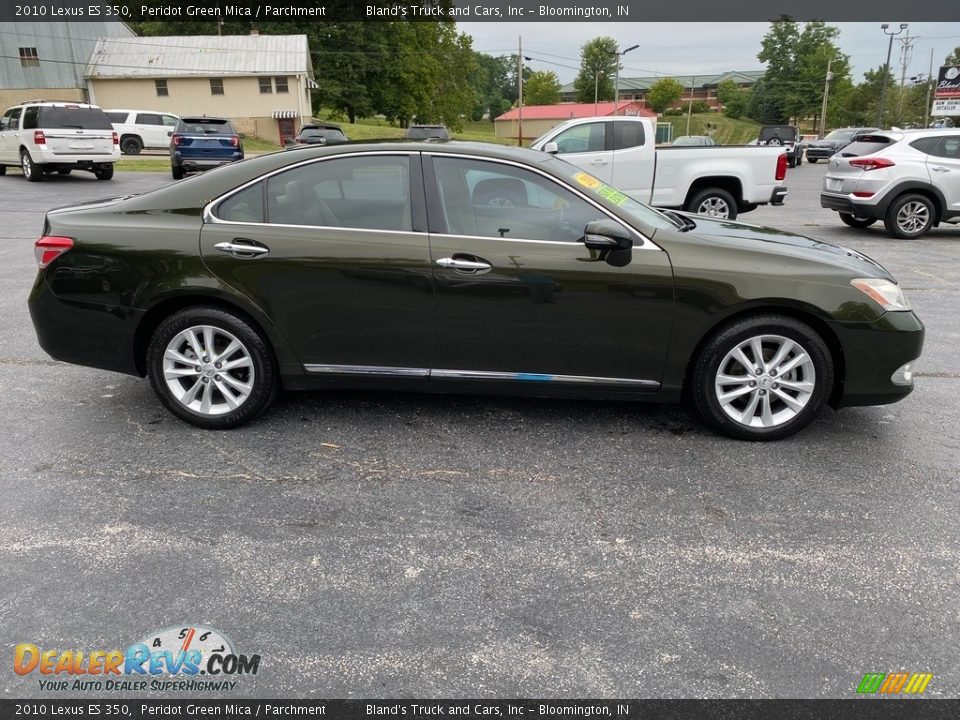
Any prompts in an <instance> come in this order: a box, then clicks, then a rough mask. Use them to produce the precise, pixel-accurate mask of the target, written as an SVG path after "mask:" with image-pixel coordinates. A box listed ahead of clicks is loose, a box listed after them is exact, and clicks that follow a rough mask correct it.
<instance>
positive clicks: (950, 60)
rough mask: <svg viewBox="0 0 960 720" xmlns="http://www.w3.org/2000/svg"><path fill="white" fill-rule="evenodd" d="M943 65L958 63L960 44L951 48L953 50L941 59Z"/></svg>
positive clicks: (959, 61) (959, 59)
mask: <svg viewBox="0 0 960 720" xmlns="http://www.w3.org/2000/svg"><path fill="white" fill-rule="evenodd" d="M943 64H944V65H960V45H958V46H957V47H955V48H954V49H953V52H952V53H950V54H949V55H947V56H946V57H945V58H944V59H943Z"/></svg>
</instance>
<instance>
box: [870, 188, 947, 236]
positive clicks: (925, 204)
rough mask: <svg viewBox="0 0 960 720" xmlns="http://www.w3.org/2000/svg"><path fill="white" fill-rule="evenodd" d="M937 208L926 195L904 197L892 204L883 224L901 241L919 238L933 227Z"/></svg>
mask: <svg viewBox="0 0 960 720" xmlns="http://www.w3.org/2000/svg"><path fill="white" fill-rule="evenodd" d="M935 215H936V208H935V207H934V205H933V202H932V201H931V200H930V199H929V198H928V197H926V196H925V195H915V194H914V195H904V196H903V197H899V198H897V199H896V200H894V201H893V203H891V205H890V207H889V208H888V209H887V216H886V217H885V218H884V219H883V224H884V225H885V226H886V228H887V232H888V233H890V234H891V235H893V237H895V238H900V239H901V240H912V239H913V238H918V237H920V236H921V235H923V234H924V233H925V232H927V231H928V230H929V229H930V228H932V227H933V221H934V217H935Z"/></svg>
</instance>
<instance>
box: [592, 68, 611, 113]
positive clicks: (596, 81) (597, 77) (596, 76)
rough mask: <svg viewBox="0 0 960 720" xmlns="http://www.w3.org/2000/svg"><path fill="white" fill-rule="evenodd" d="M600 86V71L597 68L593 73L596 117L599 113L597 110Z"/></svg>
mask: <svg viewBox="0 0 960 720" xmlns="http://www.w3.org/2000/svg"><path fill="white" fill-rule="evenodd" d="M608 79H609V78H608ZM599 88H600V71H599V70H597V71H596V72H595V73H594V74H593V116H594V117H596V116H597V115H598V114H599V113H598V111H597V100H598V98H599Z"/></svg>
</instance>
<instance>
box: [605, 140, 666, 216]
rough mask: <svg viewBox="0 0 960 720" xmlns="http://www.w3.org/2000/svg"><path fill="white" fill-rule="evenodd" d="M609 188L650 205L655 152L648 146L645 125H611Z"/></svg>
mask: <svg viewBox="0 0 960 720" xmlns="http://www.w3.org/2000/svg"><path fill="white" fill-rule="evenodd" d="M611 125H612V130H613V150H614V152H612V153H610V157H611V165H610V181H609V182H610V184H611V185H613V187H615V188H617V189H618V190H622V191H623V192H625V193H626V194H627V195H629V196H630V197H632V198H636V199H638V200H640V201H642V202H649V201H650V197H651V194H652V193H653V175H654V173H653V168H654V163H655V159H654V154H653V153H654V151H653V150H652V149H651V148H650V147H649V146H648V145H647V138H646V137H645V130H644V123H642V122H624V121H620V122H614V123H611Z"/></svg>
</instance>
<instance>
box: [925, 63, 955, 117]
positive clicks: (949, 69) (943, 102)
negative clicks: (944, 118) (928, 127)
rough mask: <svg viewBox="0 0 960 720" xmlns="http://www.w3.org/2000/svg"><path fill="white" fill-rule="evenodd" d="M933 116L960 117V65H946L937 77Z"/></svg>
mask: <svg viewBox="0 0 960 720" xmlns="http://www.w3.org/2000/svg"><path fill="white" fill-rule="evenodd" d="M930 114H931V115H960V65H944V66H943V67H941V68H940V73H939V75H938V76H937V89H936V91H935V92H934V93H933V109H932V110H931V112H930Z"/></svg>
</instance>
